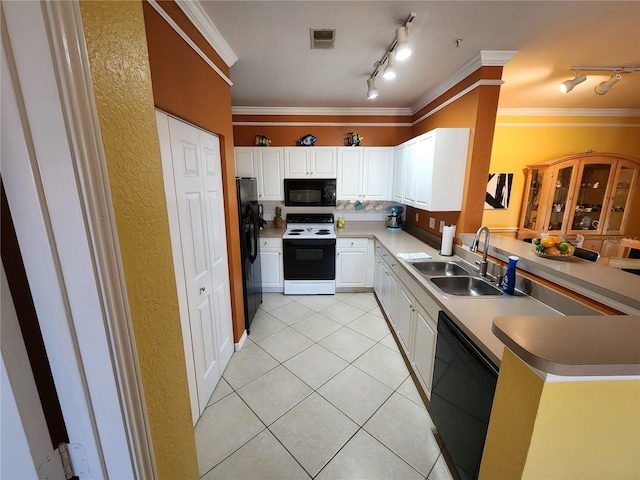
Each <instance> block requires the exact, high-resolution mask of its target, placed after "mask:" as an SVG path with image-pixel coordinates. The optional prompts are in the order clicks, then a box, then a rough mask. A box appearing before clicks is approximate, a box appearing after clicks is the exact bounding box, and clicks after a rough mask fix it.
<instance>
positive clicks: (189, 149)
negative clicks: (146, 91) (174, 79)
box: [169, 118, 233, 413]
mask: <svg viewBox="0 0 640 480" xmlns="http://www.w3.org/2000/svg"><path fill="white" fill-rule="evenodd" d="M169 137H170V141H171V157H172V167H173V176H174V185H175V201H176V204H177V209H178V218H179V235H180V240H181V242H180V244H181V249H182V255H181V256H182V267H183V270H184V286H185V290H186V303H187V310H188V317H189V325H190V334H191V345H192V354H193V364H194V368H195V376H196V388H197V395H198V406H199V410H200V413H201V412H202V411H204V408H205V407H206V404H207V402H208V401H209V398H210V397H211V394H212V393H213V390H214V389H215V386H216V385H217V383H218V380H219V379H220V376H221V374H222V370H223V368H224V366H225V365H226V363H227V362H228V360H229V359H230V358H231V353H232V352H233V339H232V338H233V337H232V335H231V328H232V327H231V310H230V300H229V299H230V293H229V285H228V282H229V280H228V278H229V275H228V271H227V261H226V240H225V236H224V232H222V231H221V229H222V228H224V211H223V207H222V180H221V175H220V154H219V151H220V150H219V148H220V147H219V142H218V139H217V138H216V137H214V136H213V135H207V134H205V133H204V132H201V131H200V130H198V129H197V128H195V127H192V126H190V125H187V124H185V123H183V122H180V121H178V120H175V119H173V118H169ZM214 279H215V280H214Z"/></svg>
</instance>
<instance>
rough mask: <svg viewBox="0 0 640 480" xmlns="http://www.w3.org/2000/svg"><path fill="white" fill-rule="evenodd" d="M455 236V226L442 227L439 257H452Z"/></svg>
mask: <svg viewBox="0 0 640 480" xmlns="http://www.w3.org/2000/svg"><path fill="white" fill-rule="evenodd" d="M455 234H456V226H455V225H450V226H448V227H446V226H445V227H444V229H443V230H442V247H441V248H440V255H445V256H447V257H449V256H451V255H453V237H454V235H455Z"/></svg>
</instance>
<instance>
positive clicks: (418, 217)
mask: <svg viewBox="0 0 640 480" xmlns="http://www.w3.org/2000/svg"><path fill="white" fill-rule="evenodd" d="M418 220H420V214H418V212H416V223H418Z"/></svg>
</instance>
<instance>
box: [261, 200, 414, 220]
mask: <svg viewBox="0 0 640 480" xmlns="http://www.w3.org/2000/svg"><path fill="white" fill-rule="evenodd" d="M355 203H356V202H355V201H351V202H349V201H345V200H339V201H338V202H337V205H336V207H335V208H331V207H286V206H285V205H284V202H274V201H267V202H262V205H263V207H264V219H265V220H266V221H267V222H270V221H272V220H273V217H275V209H276V207H280V208H281V209H282V218H284V219H286V216H287V213H333V215H334V217H335V219H336V220H337V219H338V218H339V217H342V218H344V219H345V220H346V221H352V222H375V221H378V220H379V221H384V220H385V219H386V218H387V217H388V216H389V215H390V214H391V210H390V209H391V207H396V206H401V207H404V205H401V204H399V203H395V202H363V205H364V208H363V209H362V210H356V209H355ZM405 210H406V208H405ZM402 217H403V220H404V213H403V215H402Z"/></svg>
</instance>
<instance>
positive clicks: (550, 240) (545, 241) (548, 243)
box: [540, 235, 560, 248]
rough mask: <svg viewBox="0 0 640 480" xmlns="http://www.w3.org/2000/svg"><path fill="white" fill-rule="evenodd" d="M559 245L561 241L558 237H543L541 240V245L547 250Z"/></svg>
mask: <svg viewBox="0 0 640 480" xmlns="http://www.w3.org/2000/svg"><path fill="white" fill-rule="evenodd" d="M558 243H560V239H559V238H558V237H554V236H553V235H550V236H548V237H542V238H541V239H540V245H542V246H543V247H545V248H548V247H555V246H556V245H557V244H558Z"/></svg>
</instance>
